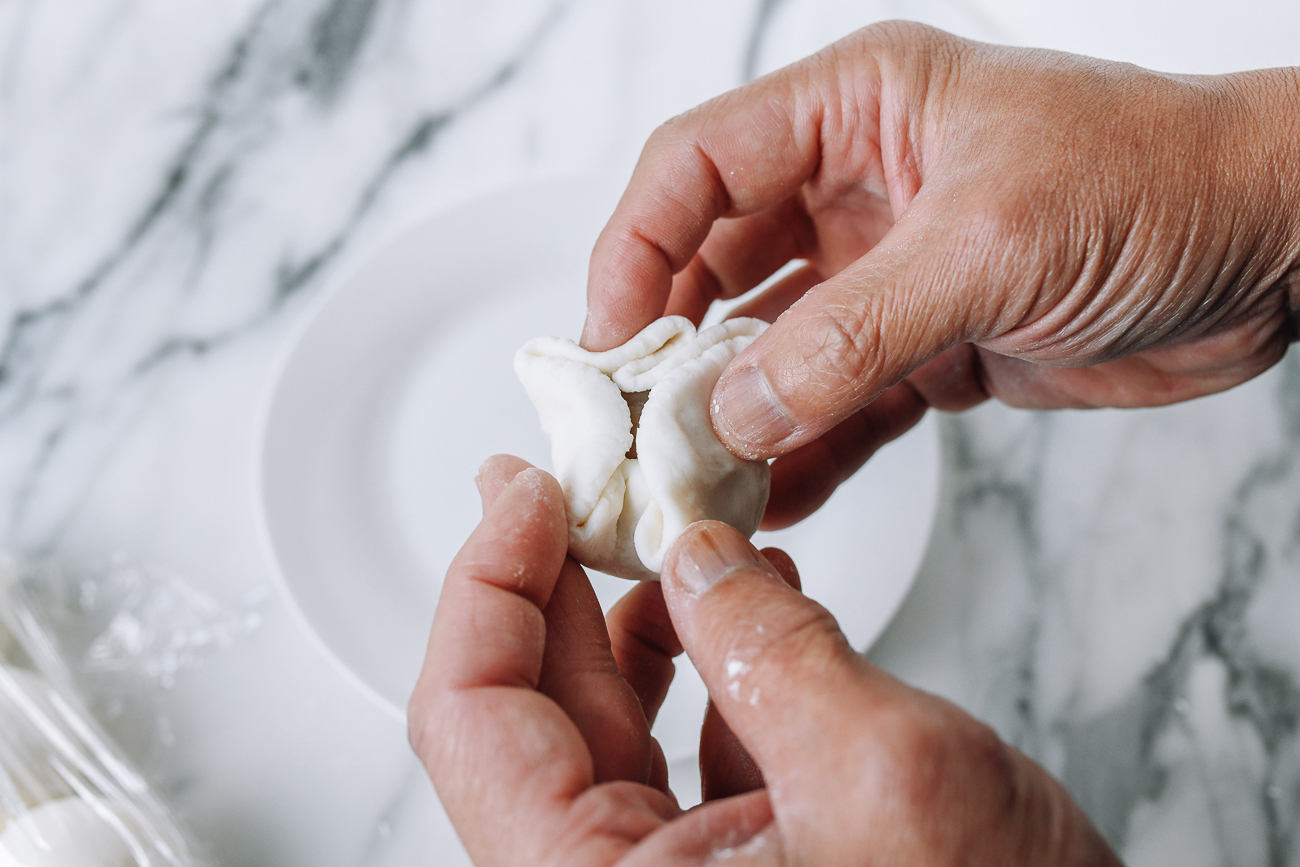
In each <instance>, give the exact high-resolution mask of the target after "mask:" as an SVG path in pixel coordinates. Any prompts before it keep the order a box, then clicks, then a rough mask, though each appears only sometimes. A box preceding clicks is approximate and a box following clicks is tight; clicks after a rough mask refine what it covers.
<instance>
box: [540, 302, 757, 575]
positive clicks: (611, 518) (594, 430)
mask: <svg viewBox="0 0 1300 867" xmlns="http://www.w3.org/2000/svg"><path fill="white" fill-rule="evenodd" d="M766 327H767V324H766V323H764V322H761V321H759V320H757V319H729V320H727V321H726V322H723V323H721V324H720V325H715V326H713V327H712V328H706V329H704V330H703V331H700V332H696V330H695V326H694V325H692V324H691V322H690V320H688V319H686V318H684V317H682V316H668V317H665V318H663V319H659V320H657V321H655V322H652V323H651V324H650V325H648V326H647V327H646V328H645V329H644V330H643V331H642V332H641V333H640V334H638V335H636V336H635V337H633V338H632V339H631V340H629V341H628V342H627V343H625V344H623V345H622V346H619V347H616V348H614V349H611V350H608V351H607V352H588V351H587V350H585V349H583V348H582V347H580V346H578V345H577V344H576V343H574V342H573V341H572V340H568V339H565V338H560V337H539V338H537V339H536V340H532V341H530V342H529V343H528V344H527V345H525V346H524V347H523V348H522V349H520V350H519V352H518V353H517V354H516V355H515V373H516V374H517V375H518V376H519V379H520V381H521V382H522V383H523V385H524V388H525V390H527V392H528V396H529V397H530V398H531V399H532V401H533V404H534V405H535V406H536V407H537V412H538V415H539V416H540V417H541V422H542V429H543V430H544V431H546V434H547V436H548V437H550V440H551V460H552V465H553V468H554V472H555V476H556V478H558V479H559V481H560V486H561V487H562V488H563V489H564V496H565V500H566V503H567V506H568V516H569V550H570V551H571V552H572V553H573V555H574V556H575V557H576V558H577V559H578V561H579V562H581V563H582V564H583V565H586V566H590V567H592V568H593V569H599V570H600V571H602V572H607V573H609V574H611V575H618V576H620V577H623V578H632V579H638V580H657V579H658V577H659V569H660V567H661V565H662V564H663V558H664V554H665V553H666V552H667V550H668V548H669V547H670V546H671V545H672V543H673V542H674V541H676V539H677V537H678V536H679V535H681V533H682V531H683V530H685V529H686V527H687V525H689V524H691V523H692V522H694V521H702V520H716V521H724V522H726V523H728V524H730V525H732V526H733V527H735V528H736V529H738V530H740V531H741V532H742V533H744V534H745V535H746V536H748V535H751V534H753V532H754V531H755V530H757V529H758V522H759V520H760V519H761V518H762V517H763V508H764V506H766V505H767V495H768V486H769V483H770V480H771V472H770V470H769V469H768V465H767V462H766V461H745V460H741V459H740V458H737V457H735V456H734V455H732V454H731V453H730V452H729V451H727V450H726V449H725V448H724V447H723V445H722V443H720V442H718V438H717V436H716V435H715V434H714V432H713V425H712V423H711V422H710V421H709V399H710V396H711V395H712V392H713V386H714V384H715V383H717V381H718V377H719V376H721V375H722V371H723V370H724V369H725V368H726V366H727V365H728V364H729V363H730V362H731V360H732V359H733V358H735V357H736V356H737V355H739V354H740V352H741V350H743V349H744V348H745V347H746V346H748V345H749V344H750V343H752V342H753V340H754V338H755V337H757V336H758V335H759V334H761V333H762V332H763V330H764V329H765V328H766ZM638 392H648V394H647V395H645V396H644V400H645V403H644V406H643V407H642V409H641V418H640V424H639V426H638V428H637V431H636V435H635V446H636V451H635V454H636V456H635V457H628V454H629V452H630V450H631V449H632V447H633V425H632V410H631V409H630V407H629V401H628V398H626V397H624V395H625V394H629V395H635V394H636V393H638Z"/></svg>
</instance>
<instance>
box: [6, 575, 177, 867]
mask: <svg viewBox="0 0 1300 867" xmlns="http://www.w3.org/2000/svg"><path fill="white" fill-rule="evenodd" d="M198 863H199V862H198V861H197V860H195V858H194V856H193V855H192V853H191V850H190V847H189V845H188V843H187V842H186V840H185V838H184V836H183V835H182V834H181V832H180V831H179V829H178V828H177V826H176V824H175V823H174V822H173V821H172V820H171V818H170V817H169V816H168V815H167V812H166V811H165V810H164V809H163V807H162V806H161V805H160V804H159V803H158V802H157V801H156V800H155V798H154V797H153V796H152V795H151V794H150V792H149V788H148V786H147V785H146V783H145V782H144V780H143V779H141V778H140V777H139V776H138V775H137V774H136V773H135V772H134V771H132V770H131V768H130V764H129V763H128V762H127V761H126V760H125V759H124V758H123V757H122V756H121V755H120V754H119V752H118V751H117V749H116V748H115V747H114V746H113V745H112V743H111V742H110V741H109V739H108V738H107V736H106V735H104V733H103V732H102V731H101V730H100V728H99V727H98V726H97V725H96V724H95V723H94V721H93V720H92V718H91V717H90V716H89V715H88V714H87V713H86V711H85V709H84V707H83V706H82V703H81V701H80V700H79V698H78V696H77V694H76V692H75V690H74V689H73V687H72V684H71V679H70V677H69V676H68V673H67V669H66V668H65V667H63V666H62V664H61V662H60V660H59V658H58V655H57V654H56V653H55V651H54V649H53V644H52V642H51V641H50V638H49V635H48V633H47V632H46V631H45V630H44V629H43V628H42V627H41V625H40V623H39V621H38V619H37V617H35V616H34V615H33V613H32V612H31V610H29V609H28V608H27V607H26V606H25V605H24V604H23V602H22V601H21V598H20V594H19V593H18V592H17V589H16V585H15V582H14V578H13V570H12V569H11V568H7V567H6V566H5V565H3V564H0V867H197V865H198Z"/></svg>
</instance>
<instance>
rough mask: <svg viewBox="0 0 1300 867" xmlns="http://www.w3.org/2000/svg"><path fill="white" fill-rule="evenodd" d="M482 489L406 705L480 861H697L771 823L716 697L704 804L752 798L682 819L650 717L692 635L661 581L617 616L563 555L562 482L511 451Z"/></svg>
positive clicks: (576, 864) (639, 591)
mask: <svg viewBox="0 0 1300 867" xmlns="http://www.w3.org/2000/svg"><path fill="white" fill-rule="evenodd" d="M478 483H479V489H480V492H481V494H482V497H483V508H484V517H483V522H482V523H481V524H480V525H479V527H478V528H477V530H475V532H474V534H473V535H472V536H471V537H470V539H469V541H468V542H467V543H466V544H465V547H464V548H463V549H462V550H461V551H460V554H459V555H458V556H457V558H456V560H455V561H454V562H453V564H452V566H451V568H450V570H449V571H448V574H447V578H446V582H445V583H444V585H443V591H442V597H441V599H440V600H439V603H438V611H437V614H436V616H435V618H434V624H433V631H432V634H431V636H430V639H429V653H428V656H427V658H426V663H425V667H424V671H423V673H422V674H421V676H420V681H419V683H418V684H417V686H416V689H415V693H414V697H413V698H412V700H411V706H410V709H409V712H408V719H409V720H410V731H411V743H412V745H413V746H414V747H415V750H416V752H417V753H418V754H419V755H420V757H421V758H422V759H423V760H424V763H425V766H426V768H427V769H428V771H429V775H430V777H432V779H433V783H434V786H435V787H436V788H437V790H438V794H439V796H440V797H441V798H442V800H443V803H444V804H445V806H446V808H447V812H448V814H449V815H450V817H451V820H452V823H453V824H454V825H455V827H456V830H457V832H458V833H459V834H460V836H461V839H462V841H463V842H464V844H465V847H466V848H467V849H468V850H469V852H470V853H471V854H472V855H473V857H474V861H475V863H476V864H480V865H503V867H505V865H509V867H516V865H521V864H529V865H542V864H554V865H564V867H584V865H592V867H595V865H608V864H614V863H616V862H617V863H620V864H647V865H650V864H653V865H686V864H696V863H702V862H705V861H707V860H709V859H710V858H711V857H712V855H713V853H714V852H715V850H717V849H719V848H725V847H726V846H729V845H732V844H734V843H737V842H739V841H743V840H745V839H748V838H749V837H751V836H752V835H753V834H754V833H755V832H756V831H758V830H760V829H761V828H762V827H764V826H765V825H767V824H768V823H769V822H770V820H771V810H770V807H769V804H768V800H767V797H766V794H765V793H764V792H762V791H751V790H754V789H757V788H758V787H759V786H761V785H762V783H761V777H760V776H759V775H758V773H757V771H756V769H755V768H754V766H753V763H752V762H751V761H750V760H749V758H748V756H747V755H746V754H745V752H744V750H743V749H742V748H741V747H740V745H739V742H738V741H736V739H735V736H734V735H733V734H732V733H731V731H730V730H729V729H728V728H727V726H726V724H725V723H724V722H722V719H721V717H720V716H718V714H717V712H716V710H714V709H713V708H710V710H709V711H708V713H707V715H706V719H705V722H704V727H703V731H702V735H701V755H703V756H706V757H708V759H707V761H705V762H704V763H703V770H702V775H703V779H702V783H703V790H704V793H705V798H706V799H710V798H717V797H719V796H725V795H730V794H732V793H735V792H748V793H749V794H744V795H741V796H740V797H737V798H727V799H725V800H717V801H713V802H711V803H709V804H707V805H706V806H705V807H703V808H700V809H697V810H692V811H690V812H689V813H686V812H684V811H683V810H682V809H681V807H680V806H678V804H677V800H676V798H675V797H674V796H673V794H672V793H671V792H670V791H669V789H668V766H667V763H666V761H665V759H664V755H663V752H662V750H661V749H660V748H659V745H658V743H657V742H656V741H655V740H654V739H653V738H652V737H651V735H650V727H651V725H652V724H653V723H654V719H655V714H656V712H657V711H658V709H659V705H660V704H661V703H662V701H663V699H664V697H665V695H667V692H668V685H669V683H670V681H671V680H672V677H673V670H674V669H673V657H675V656H677V655H678V654H680V653H681V652H682V645H681V642H680V641H679V640H678V638H677V635H676V633H675V631H674V629H673V626H672V623H671V621H670V620H669V618H668V611H667V609H666V607H665V605H664V598H663V592H662V590H661V588H660V585H659V584H656V583H645V584H640V585H638V586H636V587H634V588H632V590H631V591H629V592H628V593H627V594H626V595H625V596H624V597H623V598H622V599H621V600H620V601H619V602H618V604H617V605H615V606H614V608H613V609H612V610H611V611H610V612H609V615H608V622H606V617H605V615H604V614H603V613H602V612H601V608H600V603H599V601H598V600H597V598H596V594H595V592H594V591H593V590H592V588H591V583H590V582H589V581H588V580H587V576H586V574H585V573H584V572H583V569H582V567H581V566H579V565H578V564H577V563H576V562H575V561H574V560H573V559H572V558H570V557H568V556H567V549H568V538H569V537H568V526H567V523H566V520H565V513H564V496H563V493H562V492H561V491H560V486H559V484H558V483H557V482H556V481H555V479H553V478H552V477H551V476H549V475H547V474H546V473H544V472H542V471H540V470H537V469H534V468H532V467H530V466H529V465H528V464H527V463H526V462H524V461H522V460H520V459H518V458H512V457H508V456H498V457H495V458H491V459H489V460H488V461H486V462H485V463H484V464H483V467H482V468H481V469H480V471H479V479H478ZM768 554H769V556H770V558H771V560H772V561H774V562H776V563H778V564H780V566H781V568H782V570H783V571H784V572H786V573H787V574H788V576H789V577H788V578H787V580H788V581H797V579H795V578H794V573H793V564H791V563H790V561H789V558H788V557H785V556H784V555H783V554H781V553H780V552H779V551H776V550H775V549H773V550H770V551H769V552H768ZM624 859H626V860H624Z"/></svg>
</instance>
